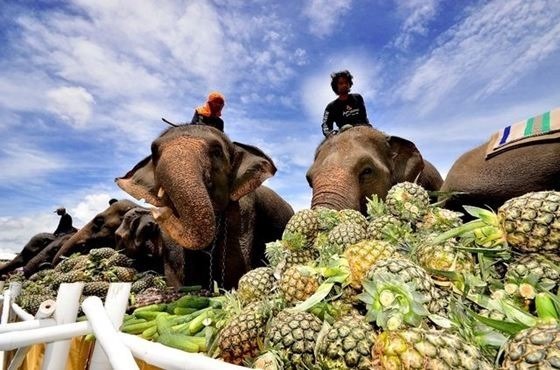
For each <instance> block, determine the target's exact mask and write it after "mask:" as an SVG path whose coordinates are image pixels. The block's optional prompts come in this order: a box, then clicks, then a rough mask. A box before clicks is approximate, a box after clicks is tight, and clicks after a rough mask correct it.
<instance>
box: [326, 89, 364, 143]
mask: <svg viewBox="0 0 560 370" xmlns="http://www.w3.org/2000/svg"><path fill="white" fill-rule="evenodd" d="M333 122H335V123H336V125H337V126H338V128H339V129H340V128H342V126H344V125H352V126H356V125H369V120H368V118H367V113H366V106H365V104H364V98H362V96H361V95H360V94H348V99H346V100H344V101H343V100H340V99H336V100H333V101H332V102H330V103H329V104H328V105H327V107H326V108H325V113H324V115H323V124H322V125H321V127H322V128H323V134H324V135H325V136H326V135H328V134H329V133H330V132H331V131H332V129H333Z"/></svg>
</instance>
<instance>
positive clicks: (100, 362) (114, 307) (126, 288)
mask: <svg viewBox="0 0 560 370" xmlns="http://www.w3.org/2000/svg"><path fill="white" fill-rule="evenodd" d="M131 286H132V284H130V283H111V285H109V291H108V292H107V297H106V298H105V312H107V316H109V319H110V320H111V323H112V324H113V327H114V328H115V329H116V330H118V328H120V326H121V324H122V322H123V316H124V314H125V312H126V308H127V306H128V296H129V294H130V287H131ZM89 364H90V365H89V370H111V369H112V367H111V363H110V362H109V359H108V358H107V355H106V354H105V351H103V346H101V343H100V342H95V347H94V348H93V353H92V355H91V357H90V360H89Z"/></svg>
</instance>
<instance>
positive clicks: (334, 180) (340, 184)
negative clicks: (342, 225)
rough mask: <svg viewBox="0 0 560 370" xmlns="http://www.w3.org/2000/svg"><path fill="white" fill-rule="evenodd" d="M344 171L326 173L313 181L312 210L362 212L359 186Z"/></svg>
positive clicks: (335, 170)
mask: <svg viewBox="0 0 560 370" xmlns="http://www.w3.org/2000/svg"><path fill="white" fill-rule="evenodd" d="M355 182H356V180H354V179H353V178H352V176H351V175H350V174H348V173H346V172H345V171H343V170H342V169H334V170H330V171H325V174H322V175H321V176H318V177H317V178H316V179H314V181H313V198H312V199H311V208H316V207H325V208H331V209H335V210H341V209H355V210H358V211H359V210H360V199H359V191H358V187H357V186H358V184H355Z"/></svg>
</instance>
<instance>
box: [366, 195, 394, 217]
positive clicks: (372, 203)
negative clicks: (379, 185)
mask: <svg viewBox="0 0 560 370" xmlns="http://www.w3.org/2000/svg"><path fill="white" fill-rule="evenodd" d="M366 200H367V203H366V209H367V215H368V218H369V219H370V220H375V219H376V218H379V217H383V216H386V215H387V214H388V212H389V211H388V210H387V206H386V205H385V202H383V200H382V199H380V198H379V196H378V195H377V194H372V195H371V198H366Z"/></svg>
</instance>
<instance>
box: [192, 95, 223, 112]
mask: <svg viewBox="0 0 560 370" xmlns="http://www.w3.org/2000/svg"><path fill="white" fill-rule="evenodd" d="M225 101H226V99H225V98H224V96H223V95H222V94H221V93H219V92H218V91H212V92H211V93H210V94H209V95H208V100H207V101H206V103H204V105H201V106H200V107H198V108H196V112H197V113H198V114H200V115H201V116H204V117H210V116H211V115H212V109H210V104H209V103H210V102H221V103H225ZM221 115H222V112H221V111H218V112H216V116H217V117H220V116H221Z"/></svg>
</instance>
